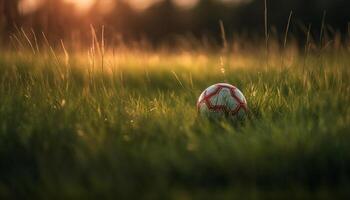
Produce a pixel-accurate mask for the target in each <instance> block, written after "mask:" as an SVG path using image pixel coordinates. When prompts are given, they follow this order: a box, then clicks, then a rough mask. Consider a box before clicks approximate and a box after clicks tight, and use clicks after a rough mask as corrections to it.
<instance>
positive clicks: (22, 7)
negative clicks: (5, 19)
mask: <svg viewBox="0 0 350 200" xmlns="http://www.w3.org/2000/svg"><path fill="white" fill-rule="evenodd" d="M41 4H42V1H41V0H21V1H20V2H19V4H18V10H19V12H20V13H22V14H28V13H31V12H34V11H36V10H37V9H38V8H39V7H40V5H41Z"/></svg>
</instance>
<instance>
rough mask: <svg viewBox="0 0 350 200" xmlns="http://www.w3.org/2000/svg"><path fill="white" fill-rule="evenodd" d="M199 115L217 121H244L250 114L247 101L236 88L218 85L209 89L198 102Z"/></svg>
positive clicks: (223, 84)
mask: <svg viewBox="0 0 350 200" xmlns="http://www.w3.org/2000/svg"><path fill="white" fill-rule="evenodd" d="M197 110H198V113H199V115H201V116H205V117H209V118H212V119H217V118H221V117H228V118H231V119H242V118H244V117H245V116H246V114H247V112H248V107H247V100H246V99H245V97H244V96H243V93H242V92H241V91H240V90H239V89H237V88H236V87H235V86H233V85H230V84H227V83H218V84H215V85H212V86H210V87H208V88H207V89H206V90H204V91H203V93H202V94H201V95H200V96H199V99H198V102H197Z"/></svg>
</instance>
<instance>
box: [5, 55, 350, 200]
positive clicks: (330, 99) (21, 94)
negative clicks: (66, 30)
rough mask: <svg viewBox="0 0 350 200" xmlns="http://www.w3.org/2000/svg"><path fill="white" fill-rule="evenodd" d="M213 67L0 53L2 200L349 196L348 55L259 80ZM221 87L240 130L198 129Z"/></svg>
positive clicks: (231, 65) (222, 125)
mask: <svg viewBox="0 0 350 200" xmlns="http://www.w3.org/2000/svg"><path fill="white" fill-rule="evenodd" d="M256 55H258V56H256ZM219 57H220V56H219V55H214V54H210V53H187V54H178V53H176V54H171V53H162V52H160V53H141V52H138V53H132V52H124V53H123V52H118V53H117V56H112V55H108V56H106V57H105V60H104V66H103V67H102V66H101V60H99V59H97V58H94V57H91V56H90V57H89V56H87V54H76V55H70V58H69V60H68V57H66V58H65V57H64V56H63V55H62V56H60V55H57V57H55V56H53V55H49V54H44V55H30V54H28V53H24V54H23V53H22V54H21V53H11V52H7V53H3V54H1V55H0V197H2V198H6V197H12V198H19V199H23V198H32V199H36V198H37V199H50V197H54V198H58V199H65V198H74V197H81V198H83V199H85V198H97V197H104V198H113V197H119V199H140V198H141V199H191V198H195V199H212V198H224V199H232V198H234V197H238V198H239V199H242V198H243V197H244V198H243V199H256V198H258V199H260V198H273V197H280V198H281V197H289V198H310V197H311V196H313V197H315V196H316V197H323V198H335V197H338V198H340V197H346V196H349V195H350V192H349V191H348V188H349V186H350V145H349V141H350V106H349V105H350V70H349V68H348V67H349V65H350V58H349V52H348V51H347V50H340V51H338V52H336V53H330V52H321V53H320V54H317V55H316V54H314V55H309V56H307V57H305V56H298V55H294V56H293V57H291V58H292V59H287V58H285V60H284V61H283V62H281V60H280V59H279V55H278V54H276V55H275V57H276V58H271V59H270V60H269V62H270V63H269V66H268V67H267V68H266V65H265V63H266V62H265V60H264V59H263V57H264V53H259V52H256V53H255V54H254V53H252V54H242V55H232V56H230V57H228V58H227V60H226V61H225V63H224V67H225V74H224V75H223V74H221V72H220V69H219V68H220V66H219V65H220V64H219V63H220V62H219V60H220V58H219ZM65 59H66V60H65ZM228 60H230V62H228ZM231 60H232V61H231ZM281 63H282V64H281ZM225 79H227V82H229V83H231V84H234V85H236V86H237V87H238V88H240V89H241V90H242V91H243V93H244V94H245V96H246V98H247V100H248V106H249V109H250V113H249V117H248V118H247V119H246V120H245V121H244V122H243V123H242V124H239V125H237V124H235V125H233V124H230V122H228V121H220V122H210V121H208V120H206V119H200V118H197V113H196V107H195V105H196V100H197V98H198V96H199V94H200V93H201V91H202V90H204V89H205V88H206V87H208V86H209V85H211V84H214V83H217V82H223V81H224V80H225Z"/></svg>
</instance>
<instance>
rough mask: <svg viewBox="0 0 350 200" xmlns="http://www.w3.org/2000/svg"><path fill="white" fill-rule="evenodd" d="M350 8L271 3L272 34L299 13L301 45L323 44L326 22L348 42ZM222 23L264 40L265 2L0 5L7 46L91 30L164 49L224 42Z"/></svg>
mask: <svg viewBox="0 0 350 200" xmlns="http://www.w3.org/2000/svg"><path fill="white" fill-rule="evenodd" d="M349 8H350V1H348V0H282V1H281V0H268V20H269V21H268V23H269V29H270V33H271V34H275V35H282V36H281V37H283V32H284V31H285V29H286V24H287V21H288V17H289V15H290V12H291V11H293V15H292V21H291V23H292V24H291V27H290V28H291V29H290V31H291V32H292V34H291V36H294V37H295V38H296V40H297V41H299V42H301V41H304V36H305V35H306V32H307V30H308V27H311V29H310V30H311V34H312V35H313V36H314V38H315V39H316V40H317V39H319V37H318V36H319V34H320V29H321V27H322V19H323V18H324V24H326V25H325V26H324V28H325V29H324V30H325V32H326V34H332V35H336V34H338V35H340V36H342V37H343V36H346V35H348V34H349V29H350V24H349V22H350V12H349ZM219 20H222V21H223V22H224V25H225V29H226V33H227V37H228V38H229V39H232V38H233V37H234V36H240V37H246V38H249V39H250V40H252V39H253V38H254V39H259V38H260V39H262V38H263V37H264V0H76V1H74V0H0V33H1V36H2V43H6V41H8V35H9V34H10V33H13V32H15V31H16V29H17V28H19V29H20V28H21V27H23V28H24V29H25V30H31V29H33V31H34V32H37V33H41V32H44V33H45V34H46V35H47V37H48V38H49V40H50V42H52V43H55V41H56V42H57V41H59V40H60V39H67V40H71V41H77V40H84V39H89V38H90V35H91V34H90V25H94V27H102V26H104V27H105V37H106V39H108V40H109V41H110V42H113V41H119V40H123V41H142V40H147V41H148V42H151V43H152V44H158V43H160V42H164V41H172V40H174V39H176V38H177V37H178V36H186V37H190V38H196V39H199V40H200V41H204V40H213V41H218V40H220V28H219ZM16 27H17V28H16ZM300 36H303V37H300Z"/></svg>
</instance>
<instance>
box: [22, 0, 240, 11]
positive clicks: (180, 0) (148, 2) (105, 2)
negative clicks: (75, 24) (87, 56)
mask: <svg viewBox="0 0 350 200" xmlns="http://www.w3.org/2000/svg"><path fill="white" fill-rule="evenodd" d="M63 1H64V2H66V3H71V4H73V5H74V6H75V8H76V10H77V12H85V11H87V10H89V9H90V8H91V6H92V5H94V3H95V2H96V0H63ZM122 1H125V2H127V3H129V4H130V5H131V6H132V7H133V8H135V9H136V10H144V9H147V8H148V7H150V6H152V5H153V4H155V3H159V2H161V1H163V0H122ZM199 1H200V0H172V2H173V3H174V4H175V5H177V6H179V7H181V8H185V9H186V8H191V7H193V6H195V5H196V4H197V3H198V2H199ZM218 1H221V2H226V3H232V2H239V1H243V0H218ZM42 2H43V0H20V4H19V10H20V11H21V12H22V13H24V14H26V13H31V12H33V11H35V10H36V9H37V8H38V7H40V4H41V3H42ZM114 2H115V0H100V6H101V8H103V10H104V11H108V10H109V9H110V8H112V7H113V4H114Z"/></svg>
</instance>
